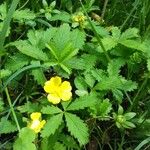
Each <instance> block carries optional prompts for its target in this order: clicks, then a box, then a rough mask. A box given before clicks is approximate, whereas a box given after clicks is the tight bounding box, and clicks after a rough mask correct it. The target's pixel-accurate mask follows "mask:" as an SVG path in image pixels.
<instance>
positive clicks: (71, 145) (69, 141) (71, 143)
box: [59, 134, 80, 150]
mask: <svg viewBox="0 0 150 150" xmlns="http://www.w3.org/2000/svg"><path fill="white" fill-rule="evenodd" d="M59 140H60V141H61V142H63V144H64V145H65V146H66V147H67V148H68V149H70V150H72V149H76V150H79V149H80V148H79V145H78V144H77V142H76V141H75V139H74V138H73V137H72V136H69V135H66V134H62V135H61V136H60V138H59Z"/></svg>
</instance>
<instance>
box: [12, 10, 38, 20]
mask: <svg viewBox="0 0 150 150" xmlns="http://www.w3.org/2000/svg"><path fill="white" fill-rule="evenodd" d="M35 17H36V16H35V13H34V12H32V11H30V10H29V9H23V10H16V11H15V13H14V15H13V18H14V19H16V20H18V21H25V20H33V19H34V18H35Z"/></svg>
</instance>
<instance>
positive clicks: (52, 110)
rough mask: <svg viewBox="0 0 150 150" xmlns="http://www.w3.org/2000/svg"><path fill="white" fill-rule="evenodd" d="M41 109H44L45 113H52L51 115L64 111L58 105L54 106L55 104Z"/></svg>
mask: <svg viewBox="0 0 150 150" xmlns="http://www.w3.org/2000/svg"><path fill="white" fill-rule="evenodd" d="M41 111H42V113H43V114H50V115H53V114H58V113H61V112H62V110H61V109H59V108H58V107H56V106H53V105H52V106H46V107H43V108H42V110H41Z"/></svg>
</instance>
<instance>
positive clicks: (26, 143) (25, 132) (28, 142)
mask: <svg viewBox="0 0 150 150" xmlns="http://www.w3.org/2000/svg"><path fill="white" fill-rule="evenodd" d="M35 137H36V135H35V132H34V131H33V130H31V129H29V128H27V127H26V128H22V129H21V131H20V133H19V138H18V139H17V140H16V141H15V143H14V145H13V149H14V150H29V149H30V150H36V146H35V144H33V142H34V140H35Z"/></svg>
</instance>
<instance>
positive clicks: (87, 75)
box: [84, 73, 95, 88]
mask: <svg viewBox="0 0 150 150" xmlns="http://www.w3.org/2000/svg"><path fill="white" fill-rule="evenodd" d="M84 76H85V82H86V83H87V84H88V85H89V86H90V87H91V88H92V87H93V86H94V84H95V78H94V77H93V76H92V75H91V74H90V73H85V75H84Z"/></svg>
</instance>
